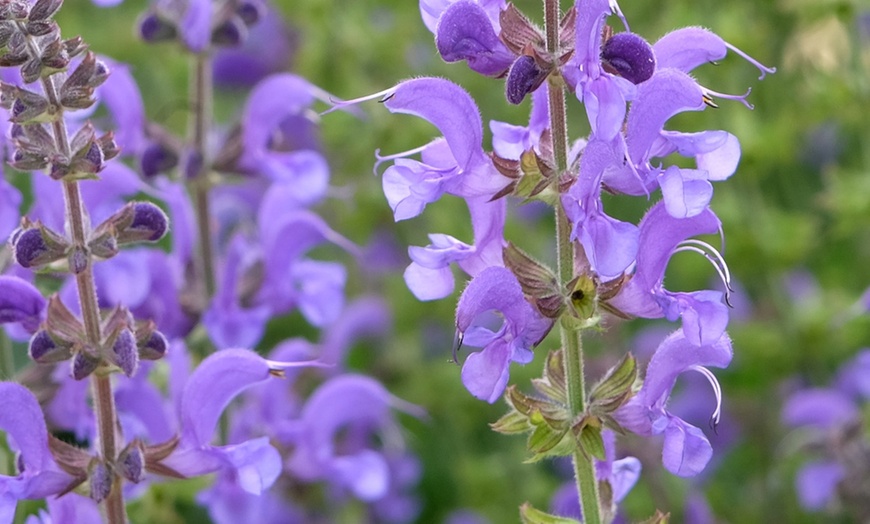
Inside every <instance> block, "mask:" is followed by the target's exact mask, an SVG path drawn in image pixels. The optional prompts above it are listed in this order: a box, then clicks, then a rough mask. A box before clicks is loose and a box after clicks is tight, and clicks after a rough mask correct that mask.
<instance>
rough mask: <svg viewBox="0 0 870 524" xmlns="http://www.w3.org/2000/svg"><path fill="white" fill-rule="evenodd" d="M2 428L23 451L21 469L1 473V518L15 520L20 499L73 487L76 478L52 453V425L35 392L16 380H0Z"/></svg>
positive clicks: (43, 495) (36, 497) (0, 419)
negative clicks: (49, 440) (56, 460)
mask: <svg viewBox="0 0 870 524" xmlns="http://www.w3.org/2000/svg"><path fill="white" fill-rule="evenodd" d="M0 398H2V399H3V409H2V410H0V429H2V430H3V431H5V432H6V435H7V436H8V437H10V439H11V443H10V444H12V443H14V445H12V446H11V447H12V448H13V449H16V450H17V451H18V452H19V453H20V456H19V459H18V465H19V473H18V475H16V476H2V475H0V522H12V520H13V517H14V516H15V506H16V505H17V502H18V501H19V500H23V499H42V498H46V497H49V496H51V495H57V494H59V493H62V492H64V491H66V490H67V489H68V488H70V487H72V486H73V485H74V484H73V483H74V482H75V479H74V478H73V477H71V476H70V475H69V474H67V473H65V472H64V471H63V470H61V468H60V466H58V464H57V463H56V462H55V460H54V457H53V456H52V454H51V450H50V449H49V444H48V439H49V436H48V429H47V428H46V426H45V418H44V417H43V415H42V410H41V409H40V408H39V402H37V400H36V397H35V396H33V393H31V392H30V391H28V390H27V389H26V388H25V387H23V386H21V385H19V384H15V383H12V382H0Z"/></svg>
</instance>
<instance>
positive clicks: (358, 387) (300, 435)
mask: <svg viewBox="0 0 870 524" xmlns="http://www.w3.org/2000/svg"><path fill="white" fill-rule="evenodd" d="M393 408H397V409H401V410H403V411H406V412H408V413H411V414H414V415H417V416H421V415H423V412H422V411H421V410H420V409H419V408H418V407H416V406H414V405H411V404H407V403H405V402H403V401H401V400H399V399H397V398H395V397H393V396H391V395H390V394H389V392H388V391H387V390H386V389H384V387H383V386H382V385H381V384H380V383H378V382H377V381H375V380H374V379H371V378H368V377H364V376H360V375H340V376H338V377H335V378H333V379H330V380H329V381H327V382H326V383H324V384H323V385H321V386H320V387H319V388H317V390H315V391H314V393H313V394H312V395H311V397H309V399H308V401H307V402H306V403H305V407H304V408H303V409H302V413H301V416H300V418H299V420H298V422H297V423H296V424H295V425H294V426H295V427H294V428H293V429H292V431H288V432H287V433H286V434H285V435H284V436H283V437H279V438H281V439H282V440H284V439H287V441H288V443H294V444H295V450H294V452H293V455H292V456H291V457H290V460H289V462H288V463H287V467H288V468H289V470H290V471H291V472H292V474H293V475H295V476H296V477H297V478H299V479H300V480H303V481H306V482H314V481H327V482H329V483H330V485H331V486H332V487H333V489H338V490H339V491H340V492H342V491H346V492H350V493H352V494H353V495H354V496H355V497H356V498H358V499H360V500H363V501H365V502H373V501H376V500H379V499H381V498H383V497H384V496H386V495H387V494H388V493H389V490H390V482H391V479H390V469H389V464H388V461H387V459H386V457H385V455H384V452H382V451H379V450H375V449H372V448H371V444H370V443H371V439H372V437H373V436H376V435H379V436H380V437H381V439H382V441H384V442H385V443H386V444H385V446H390V445H391V443H393V444H395V437H396V428H395V424H396V422H395V420H394V418H393V415H392V413H391V409H393Z"/></svg>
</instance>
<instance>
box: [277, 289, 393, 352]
mask: <svg viewBox="0 0 870 524" xmlns="http://www.w3.org/2000/svg"><path fill="white" fill-rule="evenodd" d="M391 326H392V318H391V314H390V309H389V307H388V306H387V304H386V302H384V300H383V299H381V298H377V297H374V296H369V297H362V298H359V299H357V300H355V301H354V302H351V303H350V304H348V306H347V307H346V308H344V311H342V313H341V317H340V318H339V319H338V321H336V322H335V324H334V325H333V326H332V327H330V329H328V330H326V331H325V332H324V333H323V335H322V337H323V339H322V341H321V343H320V346H321V348H322V349H321V354H320V360H322V361H323V362H328V363H335V364H341V363H343V362H344V356H345V355H346V354H347V352H348V351H349V350H350V348H351V346H352V345H353V344H354V343H355V342H357V341H358V340H359V339H361V338H376V339H380V338H381V337H383V336H385V335H386V334H387V333H389V332H390V328H391ZM275 360H280V359H278V358H275Z"/></svg>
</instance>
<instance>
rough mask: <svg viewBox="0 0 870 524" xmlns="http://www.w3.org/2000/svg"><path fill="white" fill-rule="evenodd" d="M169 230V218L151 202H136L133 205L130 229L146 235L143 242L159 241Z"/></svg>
mask: <svg viewBox="0 0 870 524" xmlns="http://www.w3.org/2000/svg"><path fill="white" fill-rule="evenodd" d="M168 228H169V218H167V216H166V213H164V212H163V210H162V209H160V208H159V207H157V206H156V205H154V204H152V203H151V202H136V203H135V204H134V205H133V223H132V224H130V229H133V230H135V231H137V232H140V233H147V236H146V237H145V238H144V239H143V240H150V241H152V242H154V241H157V240H160V239H161V238H163V235H165V234H166V230H167V229H168Z"/></svg>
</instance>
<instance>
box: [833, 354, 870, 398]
mask: <svg viewBox="0 0 870 524" xmlns="http://www.w3.org/2000/svg"><path fill="white" fill-rule="evenodd" d="M837 389H839V390H840V391H843V392H844V393H846V394H847V395H851V396H853V397H854V398H859V399H868V398H870V349H863V350H861V351H859V352H858V354H857V355H855V357H854V358H853V359H851V360H850V361H849V362H847V363H846V364H845V365H843V366H841V367H840V372H839V373H838V376H837Z"/></svg>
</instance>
